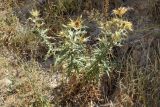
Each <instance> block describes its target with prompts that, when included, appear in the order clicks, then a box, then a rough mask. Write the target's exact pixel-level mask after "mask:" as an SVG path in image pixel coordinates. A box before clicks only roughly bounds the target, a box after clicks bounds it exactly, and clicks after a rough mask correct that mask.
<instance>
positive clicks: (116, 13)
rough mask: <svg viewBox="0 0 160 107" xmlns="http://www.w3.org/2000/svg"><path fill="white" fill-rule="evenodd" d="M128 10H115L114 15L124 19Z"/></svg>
mask: <svg viewBox="0 0 160 107" xmlns="http://www.w3.org/2000/svg"><path fill="white" fill-rule="evenodd" d="M128 10H129V8H126V7H120V8H118V9H114V10H113V14H115V15H118V16H119V17H122V16H123V15H124V14H125V13H126V12H127V11H128Z"/></svg>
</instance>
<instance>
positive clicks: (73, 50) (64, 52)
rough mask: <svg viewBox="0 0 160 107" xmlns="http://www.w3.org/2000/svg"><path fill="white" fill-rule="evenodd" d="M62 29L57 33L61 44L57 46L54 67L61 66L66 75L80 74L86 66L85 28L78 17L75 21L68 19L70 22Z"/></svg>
mask: <svg viewBox="0 0 160 107" xmlns="http://www.w3.org/2000/svg"><path fill="white" fill-rule="evenodd" d="M63 27H64V29H63V30H62V31H61V32H60V33H59V37H60V38H61V39H62V40H63V42H62V44H61V45H60V46H59V52H58V54H57V55H56V61H55V65H60V64H61V65H62V67H63V70H65V71H66V72H67V74H68V75H72V74H74V73H80V72H81V71H83V70H82V69H83V68H84V67H85V66H86V55H85V54H86V45H85V42H86V41H87V39H88V38H87V37H85V34H86V33H87V32H86V26H84V25H83V20H82V18H81V17H78V18H77V19H76V20H75V21H74V20H71V19H70V22H69V23H68V24H67V25H63ZM81 73H82V72H81Z"/></svg>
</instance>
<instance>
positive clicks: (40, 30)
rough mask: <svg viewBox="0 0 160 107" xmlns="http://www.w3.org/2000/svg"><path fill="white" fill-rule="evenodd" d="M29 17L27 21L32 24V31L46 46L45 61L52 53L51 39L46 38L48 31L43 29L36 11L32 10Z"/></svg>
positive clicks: (42, 22) (41, 21) (41, 20)
mask: <svg viewBox="0 0 160 107" xmlns="http://www.w3.org/2000/svg"><path fill="white" fill-rule="evenodd" d="M30 14H31V17H30V18H29V20H30V21H31V22H32V23H33V24H32V30H33V32H35V33H36V34H37V35H38V36H40V37H41V38H42V40H43V42H44V43H45V44H46V45H47V46H48V52H47V55H46V58H45V59H47V58H48V57H49V56H50V55H52V54H53V53H54V51H53V50H54V48H53V45H54V44H53V43H51V42H50V39H52V38H51V37H48V36H47V32H48V29H47V28H45V27H44V24H45V23H44V20H43V19H42V18H40V12H39V11H38V10H32V11H31V12H30Z"/></svg>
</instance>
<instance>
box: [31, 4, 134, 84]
mask: <svg viewBox="0 0 160 107" xmlns="http://www.w3.org/2000/svg"><path fill="white" fill-rule="evenodd" d="M127 10H128V8H124V7H123V8H122V7H120V8H119V9H116V10H113V14H114V15H115V18H112V19H111V20H109V21H102V20H100V19H98V20H97V22H98V23H99V26H100V28H101V33H100V34H99V35H98V37H97V38H96V39H97V40H98V42H97V43H96V44H95V45H94V46H92V45H89V44H87V41H88V40H89V37H88V36H86V35H87V31H86V28H87V26H85V24H84V21H83V19H82V16H80V17H78V18H77V19H76V20H72V19H70V22H69V23H68V24H66V25H63V29H62V30H61V31H60V32H59V34H58V36H59V38H60V39H61V42H59V44H58V46H57V47H54V48H53V43H51V42H50V41H49V39H50V38H49V37H47V31H48V29H44V27H43V24H44V23H43V22H44V21H43V19H41V18H39V17H38V16H39V12H38V11H32V12H31V14H32V17H31V18H30V19H31V20H32V22H33V23H34V27H33V28H34V30H35V31H36V32H37V33H38V34H39V35H40V37H42V39H43V41H44V42H45V43H46V45H47V46H48V47H49V51H48V54H54V59H55V60H54V68H55V70H56V71H57V70H62V71H63V72H64V73H66V74H67V75H68V76H69V77H70V76H72V75H76V77H81V76H82V77H83V78H85V79H87V80H91V81H94V80H96V81H97V80H99V78H100V77H101V75H103V74H104V73H107V74H108V76H110V72H111V71H113V69H114V68H115V66H116V64H115V63H114V62H113V61H112V60H111V59H112V58H111V56H112V49H113V47H114V46H121V42H122V41H123V40H125V39H126V38H127V35H128V32H129V31H132V30H133V29H132V23H131V22H129V21H126V20H124V19H123V15H124V14H125V13H126V12H127ZM59 68H60V69H59Z"/></svg>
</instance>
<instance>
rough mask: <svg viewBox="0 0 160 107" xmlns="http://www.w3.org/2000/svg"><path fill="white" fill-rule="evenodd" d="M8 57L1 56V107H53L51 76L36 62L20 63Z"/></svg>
mask: <svg viewBox="0 0 160 107" xmlns="http://www.w3.org/2000/svg"><path fill="white" fill-rule="evenodd" d="M10 55H11V54H10ZM8 57H9V58H10V57H11V56H8ZM8 57H5V56H3V55H2V54H1V55H0V59H1V61H0V66H1V69H0V74H1V76H0V83H1V84H3V85H1V86H0V87H1V90H0V91H1V94H0V96H1V98H2V99H1V100H0V102H1V101H2V102H3V103H1V106H4V107H6V106H7V107H10V106H18V107H19V106H31V107H51V104H50V101H49V88H48V87H49V84H50V83H49V81H50V80H49V75H47V74H46V73H44V71H43V70H42V68H41V67H40V65H39V64H38V63H37V62H35V61H30V62H19V60H16V59H15V60H10V59H9V58H8ZM17 59H18V58H17ZM21 61H22V60H21Z"/></svg>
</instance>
